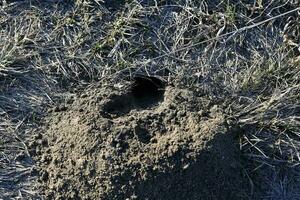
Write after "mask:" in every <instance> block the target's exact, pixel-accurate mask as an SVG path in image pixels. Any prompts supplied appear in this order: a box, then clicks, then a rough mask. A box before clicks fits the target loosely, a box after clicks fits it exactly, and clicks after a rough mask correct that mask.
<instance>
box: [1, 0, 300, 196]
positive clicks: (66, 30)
mask: <svg viewBox="0 0 300 200" xmlns="http://www.w3.org/2000/svg"><path fill="white" fill-rule="evenodd" d="M134 74H143V75H148V76H149V75H151V76H157V77H160V78H161V79H163V80H166V81H167V82H168V84H175V83H180V84H181V85H184V86H185V87H186V88H191V87H201V88H202V89H203V90H204V91H205V92H206V94H207V95H209V96H210V97H211V98H216V99H223V100H224V101H225V102H227V105H229V106H228V107H227V108H226V112H227V113H228V117H227V118H226V120H227V123H228V124H229V125H230V126H232V127H234V128H233V129H234V130H236V132H237V135H238V138H237V140H238V141H239V146H240V151H241V153H242V157H243V163H242V165H243V173H244V176H245V177H247V180H248V182H249V187H250V191H251V192H250V193H251V194H249V198H250V197H251V196H253V193H257V194H259V195H258V196H259V199H270V200H271V199H278V200H279V199H300V165H299V164H300V153H299V151H300V2H299V1H298V0H276V1H275V0H264V1H263V0H239V1H238V0H213V1H208V0H207V1H205V0H201V1H196V0H161V1H155V0H120V1H113V0H105V1H104V0H103V1H102V0H66V1H63V0H45V1H39V0H1V1H0V199H11V198H15V199H30V198H39V197H40V192H39V188H38V187H37V186H36V185H37V183H36V182H37V179H38V178H39V175H38V173H35V172H36V167H37V166H38V165H39V161H37V160H35V159H33V157H32V155H31V154H32V153H31V149H30V148H28V147H29V146H31V143H33V142H34V141H35V135H34V132H35V130H36V129H37V128H39V127H40V126H41V125H40V123H41V120H42V119H43V117H44V116H46V115H47V110H48V108H51V107H54V106H56V105H57V104H58V103H59V102H61V101H64V100H65V99H66V98H68V97H70V96H72V95H73V94H74V93H77V92H78V91H82V90H84V88H86V87H89V86H90V85H91V84H94V83H110V84H121V83H123V82H126V81H129V80H131V79H132V77H133V76H134ZM256 196H257V195H256ZM250 199H251V198H250Z"/></svg>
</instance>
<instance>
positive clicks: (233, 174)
mask: <svg viewBox="0 0 300 200" xmlns="http://www.w3.org/2000/svg"><path fill="white" fill-rule="evenodd" d="M142 84H144V85H141V82H139V80H136V82H135V84H134V85H133V86H132V85H131V84H129V85H128V86H126V85H125V86H121V85H119V86H118V87H114V86H109V85H101V86H92V87H89V88H87V89H86V90H85V91H84V92H83V93H81V94H78V95H77V96H76V97H74V98H70V99H68V100H67V101H66V103H65V104H63V105H60V106H58V107H56V108H53V109H51V111H49V114H48V116H47V117H46V118H45V122H44V123H45V128H42V131H40V133H39V134H38V136H36V137H37V142H35V145H31V147H32V151H34V152H35V154H36V155H37V157H36V158H37V160H39V162H40V163H39V166H40V167H39V173H40V174H41V178H40V188H41V190H42V192H43V194H44V195H45V198H46V199H122V200H124V199H155V200H157V199H164V200H165V199H166V200H168V199H170V200H171V199H172V200H173V199H204V200H205V199H244V198H245V197H244V196H243V195H244V186H245V182H246V181H245V180H244V178H243V176H242V170H241V167H240V164H239V163H240V160H239V153H238V152H239V149H238V147H239V146H238V139H237V138H236V137H235V135H234V134H233V133H231V130H230V129H229V128H228V126H227V123H226V120H225V118H226V115H225V112H224V105H222V104H221V103H220V101H217V100H214V99H211V98H209V97H208V96H206V95H205V94H204V93H203V92H201V91H200V90H199V89H197V90H196V89H182V88H180V87H174V86H168V85H167V86H163V85H162V84H161V83H159V84H160V85H159V86H157V87H152V89H151V86H149V85H148V86H147V83H146V84H145V83H142ZM145 86H147V87H145ZM147 88H148V89H147ZM149 88H150V89H149Z"/></svg>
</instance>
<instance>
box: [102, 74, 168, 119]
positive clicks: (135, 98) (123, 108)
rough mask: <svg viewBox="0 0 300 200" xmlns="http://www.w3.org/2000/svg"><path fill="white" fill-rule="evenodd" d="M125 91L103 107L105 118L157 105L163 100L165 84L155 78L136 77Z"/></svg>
mask: <svg viewBox="0 0 300 200" xmlns="http://www.w3.org/2000/svg"><path fill="white" fill-rule="evenodd" d="M127 90H128V92H126V93H125V94H122V95H117V96H114V97H113V98H112V99H111V101H109V102H108V103H106V104H105V105H104V109H103V110H104V112H105V114H106V116H107V117H114V116H122V115H125V114H127V113H129V112H130V111H131V110H133V109H148V108H151V107H153V106H155V105H157V104H158V103H159V102H161V101H162V100H163V98H164V90H165V82H163V81H162V80H160V79H159V78H156V77H151V76H150V77H149V76H136V77H134V79H133V83H132V84H131V86H130V87H129V88H128V89H127Z"/></svg>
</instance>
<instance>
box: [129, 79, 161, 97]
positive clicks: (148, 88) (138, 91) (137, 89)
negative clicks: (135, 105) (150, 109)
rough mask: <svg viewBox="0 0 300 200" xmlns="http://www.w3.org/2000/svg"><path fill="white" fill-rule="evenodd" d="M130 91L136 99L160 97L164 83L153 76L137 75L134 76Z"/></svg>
mask: <svg viewBox="0 0 300 200" xmlns="http://www.w3.org/2000/svg"><path fill="white" fill-rule="evenodd" d="M131 93H132V95H133V97H134V98H135V99H136V100H138V101H143V100H150V99H151V98H154V99H155V98H156V99H157V98H158V99H160V98H161V97H162V96H163V93H164V83H163V82H162V81H161V80H160V79H158V78H155V77H147V76H137V77H135V78H134V83H133V85H132V88H131Z"/></svg>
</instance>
